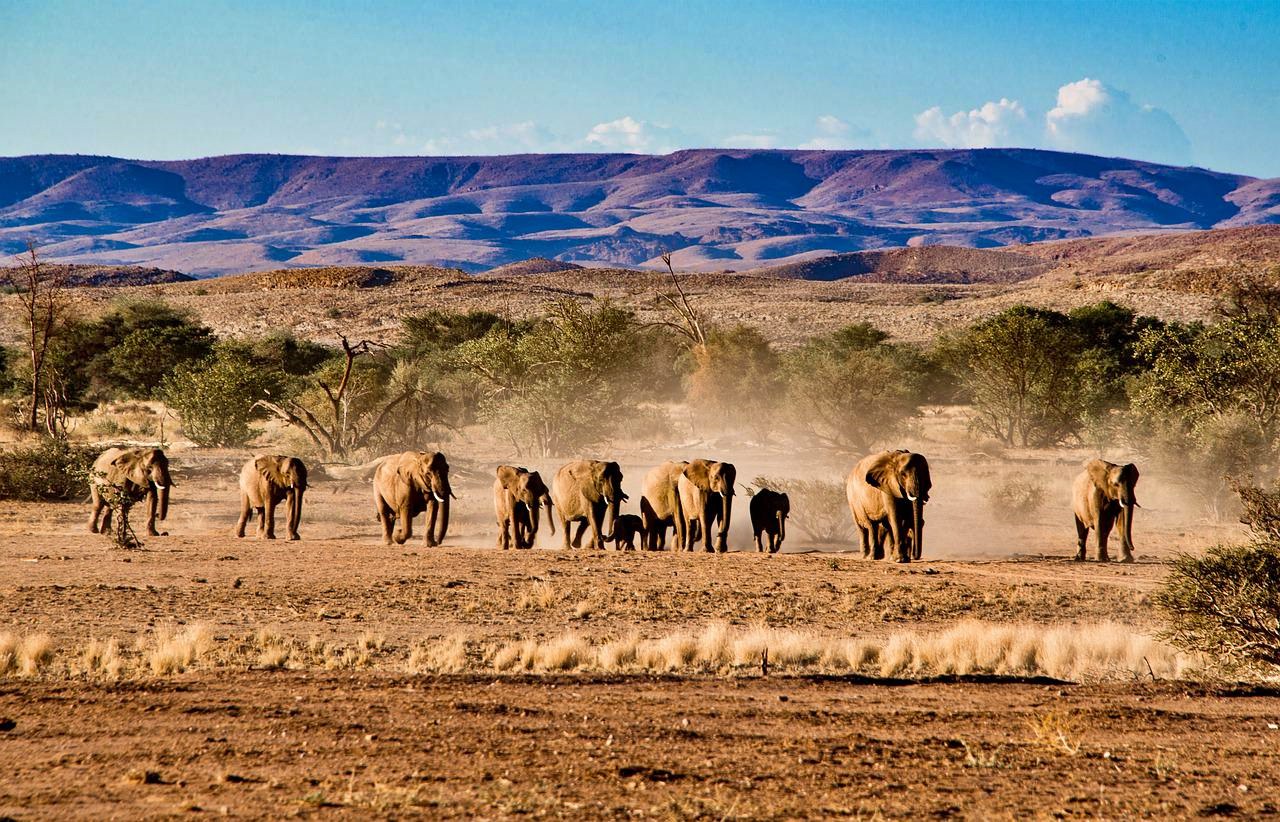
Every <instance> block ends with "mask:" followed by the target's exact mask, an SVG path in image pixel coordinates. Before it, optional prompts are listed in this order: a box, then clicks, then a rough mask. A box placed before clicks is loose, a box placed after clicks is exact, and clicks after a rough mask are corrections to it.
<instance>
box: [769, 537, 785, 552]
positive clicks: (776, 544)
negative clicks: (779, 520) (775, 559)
mask: <svg viewBox="0 0 1280 822" xmlns="http://www.w3.org/2000/svg"><path fill="white" fill-rule="evenodd" d="M781 547H782V540H780V539H778V535H777V534H769V553H771V554H776V553H778V549H779V548H781Z"/></svg>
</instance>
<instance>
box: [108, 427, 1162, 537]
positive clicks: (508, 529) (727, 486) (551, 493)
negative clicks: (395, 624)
mask: <svg viewBox="0 0 1280 822" xmlns="http://www.w3.org/2000/svg"><path fill="white" fill-rule="evenodd" d="M736 479H737V470H736V469H735V467H734V465H733V464H732V463H728V462H720V461H715V460H706V459H694V460H689V461H668V462H664V463H662V464H661V465H658V466H656V467H654V468H653V469H652V470H650V471H649V472H648V473H647V474H646V475H645V478H644V482H643V492H642V496H641V498H640V502H639V510H640V513H639V514H638V515H637V514H624V513H622V512H621V506H622V503H624V502H626V501H628V500H629V499H630V497H629V496H628V495H627V493H626V492H625V491H623V490H622V469H621V467H620V466H619V465H618V463H616V462H611V461H604V460H588V459H583V460H575V461H573V462H569V463H566V464H565V465H563V466H561V467H560V468H559V470H557V471H556V473H555V476H554V477H552V480H551V485H550V487H548V485H547V484H546V482H545V481H544V480H543V479H542V477H541V475H540V474H539V473H538V472H537V471H529V470H527V469H525V468H520V467H516V466H511V465H500V466H498V468H497V471H496V474H495V479H494V482H493V503H494V513H495V516H496V519H497V525H498V541H497V544H498V547H499V548H502V549H509V548H512V547H514V548H517V549H528V548H532V547H534V544H535V541H536V539H537V536H538V530H539V525H540V519H541V512H542V509H544V508H545V509H546V512H547V514H546V519H547V522H548V526H549V528H550V530H551V533H552V534H553V535H554V534H555V533H556V520H558V521H559V524H560V528H561V538H562V540H563V545H564V547H565V548H566V549H568V548H570V547H573V548H581V547H582V540H583V537H584V536H585V535H586V531H587V529H590V530H591V538H590V541H589V542H588V543H587V547H588V548H592V549H596V548H604V547H605V546H606V545H608V544H609V543H613V545H614V547H615V548H618V549H622V548H624V547H625V548H627V549H632V548H634V547H635V545H636V540H637V539H638V540H639V543H640V546H641V547H642V548H644V549H647V550H655V551H657V550H665V549H666V548H667V532H668V530H670V531H671V532H672V539H673V542H672V545H671V547H672V550H676V551H693V550H696V548H697V546H698V544H699V543H701V546H702V548H703V550H704V551H707V552H717V553H723V552H724V551H726V550H728V539H729V524H730V520H731V517H732V513H733V499H734V496H735V493H734V484H735V482H736ZM1137 482H1138V469H1137V467H1136V466H1135V465H1133V464H1132V463H1128V464H1125V465H1116V464H1114V463H1110V462H1106V461H1104V460H1101V459H1092V460H1089V461H1088V462H1086V463H1085V466H1084V470H1083V471H1081V473H1080V474H1079V475H1078V476H1077V477H1076V479H1075V482H1074V485H1073V487H1072V509H1073V513H1074V515H1075V523H1076V535H1077V544H1078V552H1077V554H1076V557H1075V558H1076V559H1077V560H1083V559H1084V558H1085V543H1086V540H1087V538H1088V535H1089V532H1090V531H1091V530H1093V531H1096V535H1097V545H1098V561H1099V562H1107V561H1108V559H1109V556H1108V553H1107V542H1108V539H1109V537H1110V534H1111V531H1112V530H1113V529H1114V528H1115V527H1116V525H1117V524H1118V525H1119V526H1120V541H1121V555H1120V561H1121V562H1132V561H1133V509H1134V508H1135V507H1137V504H1138V503H1137V499H1136V497H1135V495H1134V489H1135V487H1136V485H1137ZM172 485H173V481H172V479H171V478H170V476H169V461H168V458H167V457H166V456H165V453H164V451H162V450H160V449H159V448H131V449H125V448H111V449H108V450H107V451H105V452H103V453H102V455H101V456H99V457H98V459H97V460H96V461H95V462H94V465H93V471H92V477H91V480H90V495H91V498H92V503H93V508H92V512H91V514H90V519H89V528H90V530H91V531H92V532H94V533H98V532H100V531H101V532H105V531H107V530H108V528H109V527H110V523H111V516H112V510H111V506H110V505H109V503H108V495H107V494H106V493H105V491H106V489H107V488H108V487H111V488H115V489H119V490H120V492H122V493H123V494H125V495H127V496H129V498H130V499H132V500H134V501H141V500H143V499H146V500H147V501H148V507H147V524H146V529H147V533H148V534H150V535H153V536H155V535H158V534H159V532H158V531H157V530H156V520H157V519H159V520H164V519H165V518H166V516H167V514H168V508H169V489H170V487H171V486H172ZM239 486H240V518H239V520H238V522H237V524H236V536H237V537H243V536H244V534H245V527H246V525H247V524H248V521H249V518H250V517H251V516H253V515H255V514H256V516H257V519H258V525H257V535H258V537H260V538H265V539H275V536H276V534H275V513H276V508H277V506H279V505H280V504H281V503H284V504H285V510H286V512H287V513H286V516H287V519H286V533H287V536H288V538H289V539H291V540H296V539H300V536H299V533H298V527H299V525H300V523H301V521H302V501H303V496H304V494H305V492H306V489H307V467H306V465H305V464H303V462H302V460H301V459H299V458H297V457H292V456H285V455H277V454H271V455H260V456H255V457H252V458H250V459H249V461H248V462H246V463H245V464H244V466H243V468H242V469H241V471H240V480H239ZM932 487H933V482H932V479H931V478H930V474H929V461H928V460H927V459H925V457H924V456H923V455H921V454H917V453H914V452H911V451H903V450H897V451H883V452H880V453H878V454H872V455H870V456H868V457H865V458H864V459H862V460H860V461H859V462H858V463H857V464H856V465H855V466H854V468H853V470H852V471H851V472H850V473H849V476H848V477H847V478H846V480H845V496H846V499H847V501H848V504H849V511H850V514H851V515H852V518H853V524H854V528H855V530H856V531H857V534H858V542H859V546H860V547H861V549H862V555H863V556H864V557H871V558H874V559H883V558H884V557H885V556H886V551H887V552H888V556H890V557H891V558H892V559H894V560H895V561H897V562H911V561H912V560H919V559H921V558H922V556H923V551H924V506H925V504H926V503H928V501H929V493H930V490H931V489H932ZM373 497H374V509H375V512H376V515H377V519H378V522H379V524H380V525H381V526H382V537H383V541H384V542H385V543H386V544H388V545H389V544H391V543H393V542H394V543H397V544H403V543H404V542H406V541H407V540H409V539H410V538H411V537H412V536H413V520H414V518H415V517H417V516H419V515H425V525H424V528H425V533H424V535H423V543H424V545H426V546H428V547H430V546H436V545H439V544H441V543H442V542H443V541H444V539H445V535H446V534H447V532H448V530H449V507H450V501H451V500H452V499H455V498H456V496H455V495H454V493H453V488H452V487H451V486H450V484H449V462H448V460H447V459H446V458H445V456H444V454H441V453H439V452H423V451H406V452H404V453H402V454H393V455H390V456H386V457H383V458H381V459H380V460H378V461H377V467H376V469H375V471H374V474H373ZM748 507H749V512H750V515H751V525H752V531H753V534H754V539H755V547H756V550H757V551H766V550H767V551H768V552H769V553H776V552H777V551H778V550H780V549H781V547H782V543H783V540H785V539H786V533H787V531H786V522H787V518H788V517H789V516H790V513H791V502H790V499H789V498H788V496H787V495H786V494H785V493H781V492H778V491H776V490H773V489H769V488H761V489H758V490H757V491H756V492H755V493H754V494H752V496H751V500H750V503H749V506H748Z"/></svg>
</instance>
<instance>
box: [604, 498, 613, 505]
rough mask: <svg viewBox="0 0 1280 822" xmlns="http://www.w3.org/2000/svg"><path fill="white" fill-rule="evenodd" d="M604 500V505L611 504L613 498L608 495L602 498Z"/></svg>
mask: <svg viewBox="0 0 1280 822" xmlns="http://www.w3.org/2000/svg"><path fill="white" fill-rule="evenodd" d="M604 502H605V504H606V505H613V500H611V499H609V498H608V497H605V498H604Z"/></svg>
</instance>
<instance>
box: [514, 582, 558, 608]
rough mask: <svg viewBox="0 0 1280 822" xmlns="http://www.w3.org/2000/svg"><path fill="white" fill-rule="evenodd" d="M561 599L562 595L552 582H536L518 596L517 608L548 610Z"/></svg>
mask: <svg viewBox="0 0 1280 822" xmlns="http://www.w3.org/2000/svg"><path fill="white" fill-rule="evenodd" d="M559 601H560V595H559V593H558V592H557V591H556V588H555V586H554V585H552V584H551V583H550V582H545V581H540V582H535V583H533V584H532V585H530V586H529V587H527V588H525V589H524V590H523V591H521V592H520V596H519V597H517V598H516V610H518V611H534V610H539V609H541V610H544V611H545V610H546V609H547V608H551V607H552V606H554V605H555V604H556V603H557V602H559Z"/></svg>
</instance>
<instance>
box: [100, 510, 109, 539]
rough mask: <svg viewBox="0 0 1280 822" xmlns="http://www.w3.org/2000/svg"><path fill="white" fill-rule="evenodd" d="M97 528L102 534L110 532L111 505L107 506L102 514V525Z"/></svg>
mask: <svg viewBox="0 0 1280 822" xmlns="http://www.w3.org/2000/svg"><path fill="white" fill-rule="evenodd" d="M98 530H99V531H100V532H101V533H103V534H109V533H111V506H107V510H106V513H104V514H103V515H102V525H101V526H99V528H98Z"/></svg>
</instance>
